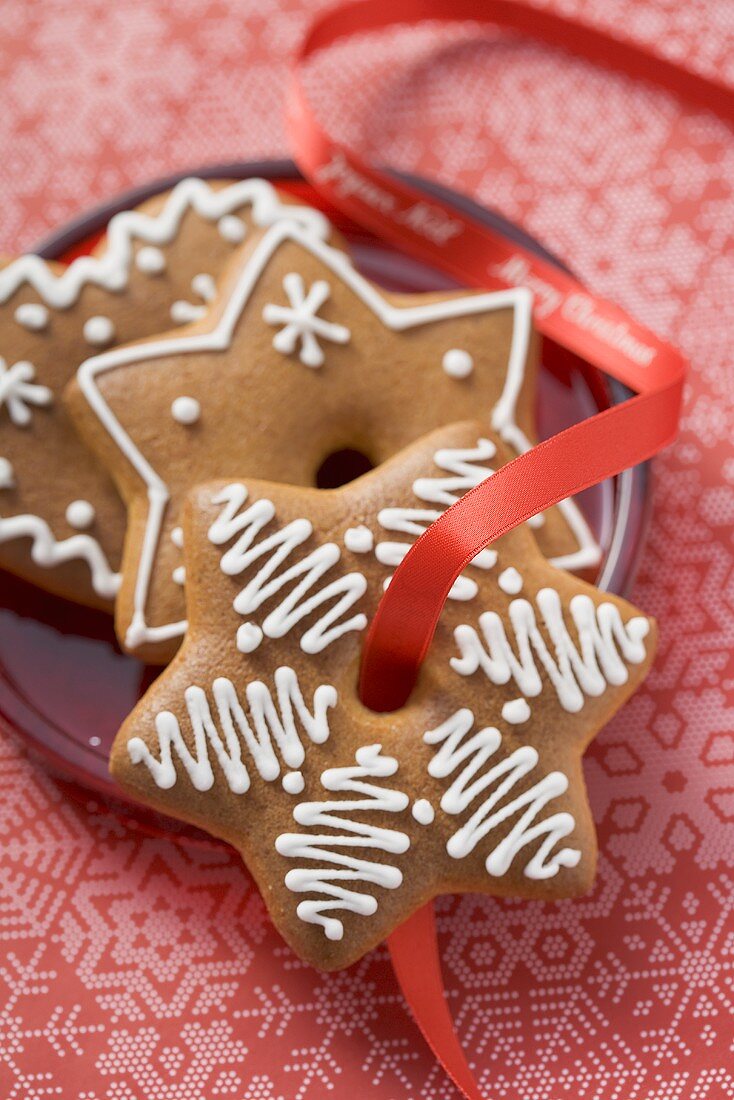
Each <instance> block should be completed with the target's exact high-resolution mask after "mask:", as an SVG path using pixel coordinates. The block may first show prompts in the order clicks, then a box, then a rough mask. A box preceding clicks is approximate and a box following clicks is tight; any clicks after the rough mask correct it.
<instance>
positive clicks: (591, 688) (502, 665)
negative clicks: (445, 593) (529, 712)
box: [451, 588, 650, 713]
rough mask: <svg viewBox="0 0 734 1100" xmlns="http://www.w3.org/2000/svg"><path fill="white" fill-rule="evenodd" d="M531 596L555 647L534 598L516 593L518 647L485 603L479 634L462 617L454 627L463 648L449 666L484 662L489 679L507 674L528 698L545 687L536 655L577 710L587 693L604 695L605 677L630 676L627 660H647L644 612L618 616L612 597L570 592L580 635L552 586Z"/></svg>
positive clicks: (497, 680)
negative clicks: (599, 598)
mask: <svg viewBox="0 0 734 1100" xmlns="http://www.w3.org/2000/svg"><path fill="white" fill-rule="evenodd" d="M535 601H536V604H537V608H538V611H539V613H540V616H541V618H542V621H543V623H544V624H545V627H546V629H547V631H548V634H549V635H550V639H551V642H552V646H553V651H554V652H551V650H550V649H549V648H548V646H547V645H546V642H545V639H544V637H543V635H542V633H541V631H540V628H539V626H538V622H537V619H536V615H535V609H534V608H533V605H532V604H531V603H530V602H529V601H528V600H525V599H517V600H512V602H511V603H510V607H509V615H510V625H511V626H512V630H513V632H514V634H515V644H516V647H517V652H515V650H514V649H513V647H512V646H511V645H510V642H509V641H508V638H507V634H506V632H505V625H504V623H503V621H502V619H501V618H500V616H499V615H498V614H497V613H496V612H494V611H485V612H484V613H483V614H482V615H480V616H479V628H480V631H481V634H482V636H483V637H482V638H480V636H479V633H478V632H477V631H476V630H475V629H474V627H473V626H467V625H465V624H464V625H462V626H457V628H456V630H455V631H454V638H455V639H456V643H457V645H458V647H459V651H460V654H461V656H460V657H452V658H451V666H452V668H453V669H454V670H455V671H456V672H458V673H459V674H460V675H461V676H471V675H472V674H473V673H474V672H476V671H477V669H481V670H482V671H483V672H484V674H485V675H486V676H487V678H488V679H489V680H491V681H492V683H493V684H507V683H509V681H510V680H512V681H514V683H515V684H516V685H517V687H518V688H519V690H520V691H521V692H522V694H523V695H525V696H530V697H531V698H532V697H534V696H537V695H540V693H541V691H542V689H543V683H542V680H541V676H540V670H539V668H538V662H539V663H540V666H541V668H542V669H544V670H545V672H546V674H547V676H548V679H549V680H550V682H551V684H552V686H553V689H554V690H555V692H556V695H557V696H558V701H559V702H560V704H561V706H562V707H563V708H564V710H567V711H570V712H571V713H575V712H576V711H579V710H581V708H582V707H583V705H584V695H588V696H592V697H593V696H598V695H602V694H603V693H604V691H606V689H607V687H608V685H609V684H615V685H618V684H626V683H627V679H628V675H629V673H628V670H627V665H626V664H625V661H626V662H628V663H629V664H634V665H638V664H641V663H642V661H644V660H645V643H644V639H645V638H646V637H647V634H648V633H649V630H650V624H649V622H648V620H647V619H645V618H644V617H643V616H641V615H635V616H634V617H633V618H631V619H630V620H629V621H628V622H627V623H623V622H622V617H621V615H620V613H619V609H618V608H617V606H616V605H615V604H613V603H610V602H608V601H605V602H604V603H601V604H599V605H598V606H597V605H595V604H594V601H593V600H592V599H591V598H590V597H589V596H585V595H576V596H573V598H572V599H571V602H570V603H569V611H570V614H571V619H572V621H573V624H574V626H575V627H576V631H577V633H578V643H577V642H575V641H574V639H573V638H572V637H571V635H570V634H569V632H568V629H567V627H566V623H565V621H564V618H563V607H562V605H561V598H560V596H559V594H558V592H557V591H556V590H555V588H541V589H540V591H539V592H538V594H537V596H536V597H535Z"/></svg>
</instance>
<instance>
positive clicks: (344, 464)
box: [316, 447, 375, 489]
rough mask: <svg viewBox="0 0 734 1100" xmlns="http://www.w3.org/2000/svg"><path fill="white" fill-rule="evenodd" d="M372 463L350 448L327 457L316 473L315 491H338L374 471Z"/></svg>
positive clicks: (365, 456) (363, 455)
mask: <svg viewBox="0 0 734 1100" xmlns="http://www.w3.org/2000/svg"><path fill="white" fill-rule="evenodd" d="M374 466H375V464H374V462H372V461H371V459H369V458H368V457H367V455H365V454H362V452H361V451H355V450H354V449H353V448H352V447H345V448H344V449H343V450H341V451H334V452H333V453H332V454H330V455H327V456H326V458H325V459H324V461H323V462H322V463H321V465H320V466H319V468H318V470H317V471H316V488H317V489H338V488H339V486H340V485H346V484H347V482H349V481H354V479H355V478H358V477H362V474H366V473H369V471H370V470H373V469H374Z"/></svg>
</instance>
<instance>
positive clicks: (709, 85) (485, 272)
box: [289, 0, 734, 1100]
mask: <svg viewBox="0 0 734 1100" xmlns="http://www.w3.org/2000/svg"><path fill="white" fill-rule="evenodd" d="M423 19H430V20H434V21H436V20H438V21H443V22H457V21H461V20H471V21H472V22H480V23H483V24H489V25H491V26H495V27H496V26H500V27H503V28H509V29H511V30H514V31H520V32H522V33H523V34H524V35H527V36H528V37H530V38H533V39H535V40H537V41H540V42H543V43H544V44H546V45H550V46H556V47H559V48H562V49H565V50H567V51H570V52H571V53H573V54H576V55H579V56H582V57H584V58H585V59H587V60H591V61H593V62H595V63H597V64H599V65H603V66H605V67H611V68H613V69H616V70H619V71H621V72H623V73H625V74H626V75H628V76H633V77H637V78H641V79H645V80H651V81H653V82H654V83H655V84H656V85H657V86H659V87H660V86H662V87H663V88H666V89H668V90H669V91H672V92H673V93H675V94H676V95H678V96H680V97H681V98H682V99H684V100H686V101H687V102H688V103H689V104H691V105H693V106H694V107H699V108H704V109H707V110H711V111H714V112H716V113H717V114H718V115H720V116H721V117H723V118H724V119H726V120H727V121H730V122H734V95H733V94H732V92H731V90H730V89H729V88H727V87H725V86H724V85H722V84H719V83H718V82H717V81H716V80H714V79H709V78H705V77H702V76H698V75H696V74H694V73H690V72H687V71H685V70H682V69H679V68H678V67H677V66H676V65H674V64H672V63H671V62H668V61H665V60H664V59H662V58H659V57H655V56H653V55H652V54H650V53H649V52H648V51H647V50H645V49H644V48H642V47H640V46H638V45H636V44H635V43H633V42H630V41H625V40H623V39H622V38H619V37H616V36H612V35H610V34H607V33H606V32H601V31H597V30H595V29H593V28H592V27H588V26H586V25H584V24H582V23H578V22H573V21H571V20H569V19H566V18H562V17H560V16H557V15H554V14H553V13H551V12H547V11H541V10H538V9H537V8H534V7H532V6H530V5H526V4H525V3H522V2H520V0H390V3H385V0H360V2H358V3H354V4H349V5H344V6H342V7H338V8H336V9H334V10H332V11H330V12H327V13H326V14H325V15H323V16H321V17H320V18H319V19H317V20H316V22H315V23H314V24H313V25H312V27H311V29H310V31H309V33H308V35H307V36H306V39H305V40H304V42H303V44H302V46H301V48H300V50H299V52H298V54H297V56H296V58H295V64H294V68H293V73H292V82H291V90H290V97H289V130H290V136H291V141H292V146H293V151H294V155H295V157H296V160H297V161H298V163H299V165H300V167H301V168H302V170H303V172H304V174H305V175H306V176H307V178H308V179H309V180H310V182H311V183H312V184H313V185H314V187H316V189H317V190H319V191H321V192H322V194H324V195H325V197H326V198H328V200H329V202H330V203H332V204H333V205H334V206H336V207H338V208H340V209H342V210H343V211H344V212H345V213H346V214H348V215H349V217H350V218H351V219H353V220H354V221H356V222H357V223H359V224H361V225H363V226H365V227H366V228H368V229H369V230H371V231H372V232H373V233H375V234H377V235H378V236H379V237H381V238H383V239H385V240H387V241H390V242H392V243H393V244H395V245H397V246H399V247H400V248H401V249H403V250H405V251H406V252H409V253H412V254H413V255H415V256H417V257H418V258H419V259H422V260H425V261H426V262H428V263H429V264H431V265H432V266H434V267H437V268H441V269H443V270H444V271H447V272H448V273H450V274H451V275H453V276H455V277H456V278H458V279H459V280H460V281H461V282H463V283H465V284H472V285H475V286H479V287H483V288H485V289H486V288H489V289H504V288H506V287H507V286H508V285H510V282H512V281H514V278H513V279H510V280H509V281H508V278H507V277H505V278H503V270H505V271H509V270H510V269H511V268H512V267H514V268H515V270H516V269H517V265H518V262H519V263H520V264H521V265H522V266H523V268H524V271H525V272H526V273H527V275H526V277H525V279H524V281H526V282H528V283H530V284H531V285H533V286H536V287H537V286H539V285H540V286H542V285H543V284H545V286H546V287H548V288H549V290H550V294H549V295H541V296H540V297H536V303H537V302H540V305H541V306H542V308H540V309H536V313H535V323H536V325H537V327H538V329H539V330H540V332H541V333H542V335H543V337H544V338H545V339H546V341H551V342H552V343H553V344H555V345H559V346H560V347H561V348H565V349H567V350H568V351H571V352H572V353H574V354H576V355H579V356H580V357H581V358H583V359H584V360H586V361H587V362H588V363H590V364H592V365H593V366H594V367H597V368H598V369H600V370H603V371H605V372H606V373H607V374H610V375H611V376H612V377H614V378H616V379H618V380H619V381H620V382H623V383H624V384H625V385H626V386H628V387H629V388H630V389H631V390H632V391H633V392H634V394H635V396H633V397H632V398H631V399H630V400H628V401H626V402H625V403H623V404H621V405H617V406H614V407H613V408H611V409H607V410H605V411H604V412H602V413H598V414H597V415H595V416H593V417H591V418H590V419H588V420H585V421H582V422H581V423H579V424H576V425H574V426H573V427H571V428H568V429H567V430H566V431H564V432H561V433H560V434H559V435H556V436H554V437H553V438H551V439H548V440H546V441H545V442H544V443H541V444H539V445H538V446H537V447H534V448H533V449H532V450H531V451H529V452H527V454H524V455H521V456H520V457H519V458H516V459H515V460H514V461H513V462H511V463H509V464H508V465H507V466H505V467H503V468H502V469H501V470H499V471H498V472H497V473H495V474H494V475H492V477H490V478H488V479H487V480H486V481H484V482H483V483H482V484H481V485H478V486H477V487H476V488H475V489H473V490H472V491H471V492H469V493H467V494H466V495H465V496H464V497H462V498H461V500H459V501H458V502H457V503H456V504H454V505H453V506H452V507H451V508H449V509H448V510H447V511H446V512H444V514H443V515H442V516H441V518H440V519H438V520H437V521H436V522H435V523H434V524H432V526H431V527H429V528H428V530H427V531H426V532H425V534H424V535H422V536H421V538H420V539H418V541H417V542H416V543H415V544H414V546H413V547H412V549H411V550H410V552H409V553H408V554H407V556H406V557H405V559H404V561H403V562H402V564H401V565H400V566H399V567H398V568H397V570H396V572H395V574H394V576H393V578H392V581H391V583H390V586H389V588H388V589H387V591H386V592H385V594H384V596H383V598H382V600H381V602H380V605H379V607H378V609H377V612H376V614H375V617H374V619H373V621H372V623H371V626H370V630H369V632H368V635H367V638H366V640H365V647H364V653H363V658H362V670H361V680H360V694H361V697H362V700H363V702H365V703H366V704H367V706H369V707H371V708H372V709H374V710H380V711H388V710H394V709H397V708H398V707H400V706H402V705H403V704H404V702H405V701H406V699H407V697H408V695H409V694H410V691H411V690H412V687H413V685H414V683H415V679H416V677H417V675H418V672H419V670H420V665H421V663H422V661H423V658H424V657H425V654H426V652H427V650H428V647H429V646H430V643H431V640H432V638H433V634H434V631H435V628H436V623H437V621H438V617H439V615H440V614H441V610H442V608H443V605H444V601H445V599H446V596H447V594H448V592H449V589H450V588H451V585H452V584H453V582H454V581H455V579H456V577H457V576H458V575H459V573H461V571H462V570H463V569H464V568H465V567H466V566H467V565H468V563H469V562H470V561H471V559H472V558H473V557H475V556H476V555H477V554H478V553H479V551H480V550H482V549H483V548H484V547H486V546H487V545H488V544H489V543H491V542H493V541H494V540H495V539H497V538H499V537H500V536H501V535H503V534H505V533H506V532H507V531H509V530H511V529H512V528H513V527H516V526H518V524H521V523H523V522H524V521H525V520H527V519H529V518H530V517H531V516H533V515H536V514H537V513H538V512H542V511H545V510H546V509H547V508H549V507H551V506H552V505H553V504H556V503H558V501H560V500H563V499H564V498H566V497H569V496H573V495H574V494H576V493H578V492H580V491H581V490H582V489H585V488H587V487H589V486H591V485H595V484H597V483H598V482H600V481H603V480H604V479H605V478H608V477H611V476H614V475H615V474H617V473H619V472H620V471H621V470H624V469H626V468H627V467H629V466H633V465H635V464H636V463H638V462H643V461H645V460H646V459H648V458H650V457H652V455H654V454H656V453H657V452H658V451H660V450H661V449H662V448H663V447H665V446H667V445H668V444H669V443H670V442H671V441H672V440H673V439H674V437H675V434H676V431H677V426H678V420H679V416H680V407H681V400H682V393H683V382H684V379H685V373H686V364H685V361H684V359H683V358H682V356H681V355H680V354H679V353H678V352H677V351H676V350H675V349H674V348H672V347H671V346H669V345H668V344H666V343H664V342H663V341H662V340H660V339H659V338H658V337H656V336H655V335H654V334H653V333H651V332H650V331H649V330H647V329H646V328H644V327H643V326H642V325H640V324H639V323H638V322H636V321H634V320H633V319H632V318H630V317H628V316H627V315H626V314H625V313H624V312H623V311H622V310H621V309H619V307H617V306H615V305H613V304H612V303H610V302H605V301H603V300H602V299H600V298H598V297H597V296H596V295H594V294H591V293H590V292H589V291H588V290H586V289H585V288H584V287H582V286H581V285H580V284H579V283H578V282H577V281H576V280H574V279H573V278H572V277H571V276H569V275H566V274H564V273H563V272H560V271H559V270H558V269H557V268H555V267H553V266H552V265H551V264H549V263H547V262H546V261H544V260H541V259H539V258H538V257H537V256H535V255H534V254H532V253H530V252H528V251H526V250H525V249H523V248H521V247H519V246H517V245H515V244H512V243H511V242H509V241H508V240H506V239H505V238H504V237H502V236H500V235H499V234H497V233H496V232H493V231H492V230H490V229H488V228H487V227H486V226H484V225H480V224H478V223H476V222H474V221H473V220H472V219H471V217H469V216H468V215H465V214H463V213H461V212H457V211H456V210H455V209H454V208H453V207H451V206H449V205H445V204H443V203H442V202H441V200H438V199H435V198H433V197H426V195H425V194H424V193H423V192H421V191H419V190H417V189H415V188H413V187H411V186H410V185H408V184H406V183H404V182H402V181H401V180H398V179H396V178H395V177H394V176H392V175H389V174H387V173H386V172H384V171H379V170H377V169H375V168H373V167H371V166H369V165H367V164H365V163H364V162H363V161H362V160H361V159H360V158H359V157H358V156H357V155H356V154H355V153H353V152H352V151H351V150H349V149H346V148H344V147H343V146H341V145H339V144H338V143H337V142H336V141H334V139H333V138H332V137H331V136H330V135H329V134H328V133H327V132H326V131H325V130H324V129H323V128H322V127H321V125H320V124H319V123H318V121H317V119H316V117H315V115H314V112H313V110H312V108H311V106H310V104H309V102H308V99H307V97H306V94H305V91H304V89H303V86H302V84H301V79H300V76H301V67H302V65H303V64H304V63H305V62H306V61H307V60H308V58H309V57H311V56H312V55H313V54H314V53H315V52H317V51H318V50H321V49H323V48H325V47H328V46H329V45H331V44H332V43H334V42H335V41H336V40H337V39H339V38H342V37H344V36H346V35H350V34H354V33H358V32H364V31H369V30H379V29H383V28H386V27H390V26H394V25H396V24H403V23H413V22H417V21H420V20H423ZM389 944H390V951H391V955H392V960H393V965H394V967H395V971H396V974H397V976H398V979H399V981H400V984H401V987H402V989H403V992H404V994H405V996H406V999H407V1000H408V1003H409V1004H410V1006H411V1009H412V1012H413V1015H414V1017H415V1019H416V1022H417V1023H418V1024H419V1026H420V1028H421V1030H422V1031H423V1034H424V1036H425V1037H426V1039H427V1041H428V1043H429V1044H430V1046H431V1048H432V1049H433V1051H434V1053H435V1055H436V1057H437V1058H438V1059H439V1061H440V1062H441V1063H442V1065H443V1066H444V1068H445V1069H446V1071H447V1073H448V1074H449V1076H450V1077H451V1078H452V1079H453V1081H454V1082H455V1084H456V1085H457V1087H458V1088H459V1089H460V1090H461V1091H462V1093H463V1094H464V1096H466V1097H468V1098H470V1100H477V1098H478V1097H480V1092H479V1088H478V1086H477V1084H476V1082H475V1080H474V1078H473V1075H472V1074H471V1071H470V1069H469V1067H468V1065H467V1063H466V1060H465V1058H464V1055H463V1053H462V1051H461V1047H460V1045H459V1042H458V1039H457V1038H456V1034H455V1032H454V1029H453V1026H452V1024H451V1019H450V1016H449V1013H448V1009H447V1006H446V1003H445V1000H444V997H443V983H442V980H441V971H440V963H439V958H438V948H437V944H436V937H435V928H434V924H433V916H432V907H430V906H429V907H426V908H425V909H423V910H421V911H420V912H419V913H417V914H415V915H414V916H413V917H412V918H411V919H410V920H409V921H407V922H406V924H405V925H403V927H402V928H401V929H398V930H397V931H396V932H394V933H393V935H392V936H391V937H390V940H389Z"/></svg>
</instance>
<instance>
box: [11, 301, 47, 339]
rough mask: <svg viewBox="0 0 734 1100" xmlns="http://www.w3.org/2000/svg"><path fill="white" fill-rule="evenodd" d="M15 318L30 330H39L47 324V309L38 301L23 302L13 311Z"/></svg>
mask: <svg viewBox="0 0 734 1100" xmlns="http://www.w3.org/2000/svg"><path fill="white" fill-rule="evenodd" d="M14 316H15V319H16V321H17V322H18V324H19V325H22V326H23V328H28V329H30V330H31V332H41V330H42V329H44V328H45V327H46V325H47V324H48V316H49V315H48V310H47V309H46V307H45V306H42V305H41V303H40V302H25V303H24V305H22V306H18V308H17V309H16V311H15V314H14Z"/></svg>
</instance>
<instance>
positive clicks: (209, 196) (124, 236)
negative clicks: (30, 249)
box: [0, 179, 328, 309]
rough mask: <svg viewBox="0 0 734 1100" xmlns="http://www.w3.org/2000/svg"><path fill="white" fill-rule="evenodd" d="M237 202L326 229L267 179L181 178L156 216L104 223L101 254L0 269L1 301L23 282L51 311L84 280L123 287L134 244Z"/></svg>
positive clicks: (27, 259)
mask: <svg viewBox="0 0 734 1100" xmlns="http://www.w3.org/2000/svg"><path fill="white" fill-rule="evenodd" d="M242 206H250V207H251V208H252V220H253V221H254V222H255V224H256V225H272V224H273V223H274V222H276V221H278V220H279V219H281V218H292V219H293V220H294V221H296V222H298V223H299V224H300V225H303V226H304V228H307V229H312V230H314V231H315V232H316V233H317V234H318V235H319V236H326V234H327V232H328V223H327V222H326V219H325V218H324V217H323V215H322V214H320V213H319V212H318V211H317V210H311V209H309V208H308V207H305V206H296V205H293V206H291V205H284V204H283V203H281V202H280V201H279V200H278V197H277V195H276V193H275V190H274V189H273V187H272V186H271V185H270V184H269V183H268V182H267V181H266V180H261V179H251V180H242V181H241V182H239V183H233V184H232V185H231V186H229V187H224V188H220V189H218V190H215V189H214V188H212V187H210V186H209V184H208V183H206V182H205V181H204V180H200V179H185V180H182V181H181V182H180V183H178V184H176V186H175V187H174V188H173V190H172V191H171V193H170V195H169V197H168V199H167V200H166V204H165V206H164V207H163V209H162V210H161V211H160V213H158V214H156V215H155V216H153V217H151V216H150V215H148V214H142V213H140V212H139V211H136V210H125V211H123V212H122V213H120V214H116V215H115V216H114V218H112V219H111V220H110V223H109V225H108V227H107V235H106V241H105V244H106V248H105V251H104V252H103V253H102V255H101V256H80V257H79V258H78V259H76V260H74V262H73V263H71V264H70V265H69V267H67V268H66V269H65V270H64V271H62V272H60V273H59V274H56V273H55V272H53V271H52V270H51V269H50V268H49V266H48V265H47V264H46V262H45V260H42V259H41V257H40V256H33V255H28V256H20V257H19V258H18V259H17V260H14V261H13V263H11V264H8V266H7V267H5V268H3V269H2V270H1V271H0V302H5V301H7V299H8V298H10V297H11V296H12V295H13V294H14V293H15V291H16V290H17V289H18V288H19V287H20V286H23V285H24V284H29V285H30V286H32V287H33V289H34V290H35V291H36V292H37V293H38V294H40V296H41V297H42V298H43V300H44V301H45V302H46V304H47V305H49V306H51V307H52V308H54V309H68V308H69V306H72V305H74V303H75V302H76V301H77V299H78V297H79V295H80V294H81V291H82V289H83V288H84V286H85V285H86V284H88V283H92V284H94V285H95V286H99V287H102V288H103V289H105V290H110V291H120V290H124V288H125V287H126V286H127V283H128V279H129V277H130V271H131V269H132V263H133V259H134V255H135V251H134V247H133V246H134V244H135V242H137V241H143V242H145V244H146V245H165V244H170V243H171V242H172V241H173V240H175V238H176V234H177V233H178V231H179V228H180V226H181V222H182V221H183V218H184V215H185V214H186V212H187V211H188V210H194V211H195V212H196V213H197V214H199V216H200V217H202V218H205V219H206V220H207V221H211V222H216V221H219V219H220V218H223V217H226V216H227V215H230V214H232V213H233V211H235V210H237V209H239V208H240V207H242Z"/></svg>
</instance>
